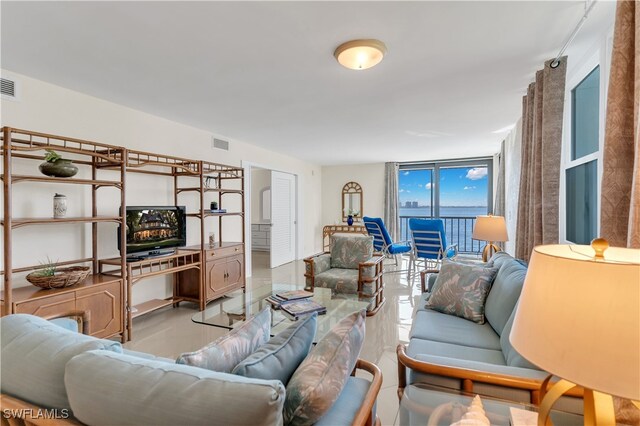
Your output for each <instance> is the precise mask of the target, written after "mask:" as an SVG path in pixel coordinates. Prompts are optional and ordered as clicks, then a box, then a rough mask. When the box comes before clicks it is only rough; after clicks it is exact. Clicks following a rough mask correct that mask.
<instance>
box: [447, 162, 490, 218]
mask: <svg viewBox="0 0 640 426" xmlns="http://www.w3.org/2000/svg"><path fill="white" fill-rule="evenodd" d="M487 174H488V169H487V167H447V168H444V167H443V168H441V169H440V217H450V216H456V217H476V216H478V215H481V214H487V212H488V209H487V208H488V206H487V201H488V200H487V191H488V188H489V186H488V185H489V179H488V178H487Z"/></svg>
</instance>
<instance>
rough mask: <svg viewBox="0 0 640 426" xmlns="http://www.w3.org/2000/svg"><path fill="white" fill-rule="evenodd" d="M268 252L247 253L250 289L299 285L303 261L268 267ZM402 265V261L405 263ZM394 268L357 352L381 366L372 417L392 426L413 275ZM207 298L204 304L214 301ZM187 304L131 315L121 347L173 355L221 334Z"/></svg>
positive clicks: (415, 290)
mask: <svg viewBox="0 0 640 426" xmlns="http://www.w3.org/2000/svg"><path fill="white" fill-rule="evenodd" d="M268 260H269V259H268V254H266V253H254V254H253V276H252V277H250V278H248V279H247V286H252V287H253V288H256V287H258V286H261V285H264V284H270V283H271V282H280V283H291V284H299V285H300V286H303V285H304V276H303V275H304V263H303V262H302V261H295V262H291V263H288V264H286V265H283V266H280V267H278V268H274V269H269V267H268ZM405 267H406V264H405ZM396 269H398V268H396V267H395V265H394V263H393V262H391V261H386V262H385V270H386V271H389V272H387V273H386V274H385V276H384V282H385V296H386V298H387V303H386V304H385V305H384V307H383V308H382V309H381V310H380V312H378V314H377V315H375V316H373V317H367V323H366V330H367V331H366V338H365V342H364V346H363V348H362V352H361V355H360V357H361V358H363V359H366V360H368V361H371V362H373V363H375V364H376V365H378V367H380V369H381V370H382V374H383V384H382V389H381V390H380V394H379V395H378V416H379V417H380V420H381V421H382V424H383V425H394V424H396V422H397V417H398V397H397V395H396V387H397V384H398V377H397V374H398V372H397V360H396V353H395V351H396V346H397V345H398V343H407V342H408V334H409V329H410V327H411V315H412V312H413V307H414V303H415V300H416V296H417V295H419V292H420V290H419V283H418V280H415V281H414V282H413V285H412V286H408V285H407V278H406V273H401V272H396V273H393V272H392V271H394V270H396ZM215 303H216V302H215V301H214V302H211V304H209V306H211V305H212V304H215ZM195 312H196V311H195V309H194V307H193V305H190V304H188V303H184V304H182V305H181V306H180V307H178V308H175V309H173V308H165V309H163V310H159V311H156V312H154V313H151V314H149V315H145V316H144V317H140V318H137V319H135V320H134V326H133V339H132V340H131V341H130V342H128V343H127V344H126V345H125V346H126V347H127V348H129V349H133V350H138V351H143V352H149V353H152V354H154V355H158V356H164V357H168V358H176V357H177V356H178V355H179V354H181V353H182V352H187V351H193V350H196V349H199V348H201V347H202V346H204V345H205V344H207V343H209V342H211V341H212V340H215V339H216V338H218V337H220V336H222V335H223V334H224V333H226V330H224V329H221V328H216V327H210V326H204V325H198V324H195V323H193V322H192V321H191V316H192V315H193V314H194V313H195Z"/></svg>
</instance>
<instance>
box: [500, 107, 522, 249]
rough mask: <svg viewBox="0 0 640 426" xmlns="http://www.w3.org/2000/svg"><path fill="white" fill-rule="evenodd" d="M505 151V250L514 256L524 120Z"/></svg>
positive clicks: (518, 125) (516, 127)
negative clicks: (507, 238)
mask: <svg viewBox="0 0 640 426" xmlns="http://www.w3.org/2000/svg"><path fill="white" fill-rule="evenodd" d="M504 142H505V144H504V145H505V146H504V147H505V150H504V169H505V171H504V183H505V185H504V186H505V188H504V193H505V198H504V204H505V216H504V219H505V221H506V222H507V236H508V237H509V240H508V241H506V242H505V243H504V250H505V251H506V252H507V253H509V254H510V255H512V256H515V255H516V228H517V220H518V194H519V191H520V161H521V157H520V155H521V145H522V118H519V119H518V122H517V123H516V126H515V127H514V128H513V130H511V132H510V133H509V134H508V135H507V137H506V138H505V141H504Z"/></svg>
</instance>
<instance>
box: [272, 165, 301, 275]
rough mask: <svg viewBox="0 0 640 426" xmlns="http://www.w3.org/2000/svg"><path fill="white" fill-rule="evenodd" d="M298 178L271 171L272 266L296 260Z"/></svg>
mask: <svg viewBox="0 0 640 426" xmlns="http://www.w3.org/2000/svg"><path fill="white" fill-rule="evenodd" d="M295 196H296V178H295V176H294V175H292V174H289V173H282V172H276V171H272V172H271V267H272V268H275V267H276V266H280V265H284V264H285V263H289V262H291V261H293V260H295V252H296V247H295V245H296V239H295V238H296V237H295V235H296V232H295V225H296V208H295V206H296V203H295Z"/></svg>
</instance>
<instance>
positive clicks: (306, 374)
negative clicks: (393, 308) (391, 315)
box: [284, 310, 365, 426]
mask: <svg viewBox="0 0 640 426" xmlns="http://www.w3.org/2000/svg"><path fill="white" fill-rule="evenodd" d="M364 324H365V311H364V310H362V311H360V312H354V313H353V314H351V315H349V316H347V317H345V318H344V319H342V320H341V321H340V322H339V323H337V324H336V325H335V326H334V327H333V328H332V329H331V331H329V333H327V334H326V335H325V336H324V337H323V338H322V340H320V341H319V342H318V344H317V345H316V346H315V347H314V348H313V349H312V350H311V352H309V355H307V357H306V358H305V360H304V361H302V363H301V364H300V366H299V367H298V369H297V370H296V372H295V373H293V376H292V377H291V380H289V383H288V384H287V397H286V400H285V403H284V423H285V425H296V426H303V425H312V424H314V423H316V422H317V421H318V420H320V418H322V416H324V415H325V414H326V413H327V412H328V411H329V410H330V409H331V407H332V406H333V404H334V403H335V402H336V400H337V399H338V396H340V392H342V389H343V388H344V386H345V385H346V383H347V380H348V379H349V376H350V375H351V372H352V371H353V369H354V367H355V365H356V361H357V360H358V355H359V354H360V349H361V348H362V343H363V342H364V331H365V330H364Z"/></svg>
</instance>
